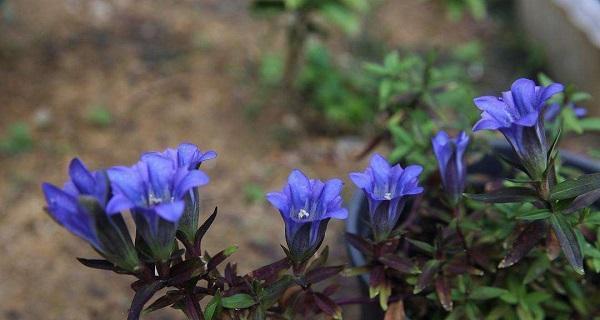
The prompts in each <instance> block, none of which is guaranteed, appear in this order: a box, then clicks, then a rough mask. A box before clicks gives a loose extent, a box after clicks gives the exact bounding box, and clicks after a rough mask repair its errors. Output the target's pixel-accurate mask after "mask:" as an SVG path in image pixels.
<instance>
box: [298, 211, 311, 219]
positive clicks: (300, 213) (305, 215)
mask: <svg viewBox="0 0 600 320" xmlns="http://www.w3.org/2000/svg"><path fill="white" fill-rule="evenodd" d="M309 216H310V214H309V213H308V211H306V210H304V209H300V211H298V219H306V218H308V217H309Z"/></svg>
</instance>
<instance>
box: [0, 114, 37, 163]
mask: <svg viewBox="0 0 600 320" xmlns="http://www.w3.org/2000/svg"><path fill="white" fill-rule="evenodd" d="M32 147H33V137H32V136H31V131H30V130H29V126H28V125H27V124H26V123H24V122H15V123H13V124H11V125H10V126H9V128H8V132H7V133H6V135H5V137H4V138H2V139H0V153H3V154H8V155H16V154H19V153H23V152H27V151H29V150H30V149H31V148H32Z"/></svg>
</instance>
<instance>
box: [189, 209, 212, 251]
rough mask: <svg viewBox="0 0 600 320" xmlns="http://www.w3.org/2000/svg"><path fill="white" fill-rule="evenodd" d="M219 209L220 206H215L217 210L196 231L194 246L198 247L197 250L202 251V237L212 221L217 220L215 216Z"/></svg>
mask: <svg viewBox="0 0 600 320" xmlns="http://www.w3.org/2000/svg"><path fill="white" fill-rule="evenodd" d="M217 209H218V208H217V207H215V210H214V211H213V213H212V214H211V215H210V217H208V219H206V221H204V223H203V224H202V225H201V226H200V228H198V231H196V236H195V240H194V248H195V249H196V252H202V238H203V237H204V235H205V234H206V232H207V231H208V229H209V228H210V226H211V225H212V223H213V222H214V221H215V218H216V217H217V211H218V210H217Z"/></svg>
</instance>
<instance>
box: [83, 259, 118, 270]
mask: <svg viewBox="0 0 600 320" xmlns="http://www.w3.org/2000/svg"><path fill="white" fill-rule="evenodd" d="M77 261H79V262H80V263H81V264H82V265H84V266H86V267H88V268H92V269H100V270H109V271H113V270H114V269H115V265H114V264H112V263H111V262H109V261H107V260H103V259H85V258H77Z"/></svg>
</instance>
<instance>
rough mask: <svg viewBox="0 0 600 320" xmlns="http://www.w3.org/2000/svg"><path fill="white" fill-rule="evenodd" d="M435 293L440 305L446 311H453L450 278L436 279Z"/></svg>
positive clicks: (441, 277) (440, 277)
mask: <svg viewBox="0 0 600 320" xmlns="http://www.w3.org/2000/svg"><path fill="white" fill-rule="evenodd" d="M435 293H436V294H437V296H438V300H439V301H440V304H441V305H442V307H443V308H444V310H446V311H452V298H451V297H450V285H449V284H448V278H446V277H444V276H439V277H437V278H436V279H435Z"/></svg>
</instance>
